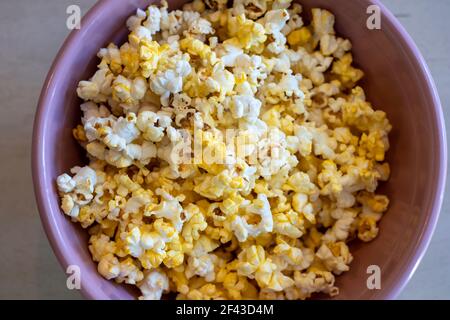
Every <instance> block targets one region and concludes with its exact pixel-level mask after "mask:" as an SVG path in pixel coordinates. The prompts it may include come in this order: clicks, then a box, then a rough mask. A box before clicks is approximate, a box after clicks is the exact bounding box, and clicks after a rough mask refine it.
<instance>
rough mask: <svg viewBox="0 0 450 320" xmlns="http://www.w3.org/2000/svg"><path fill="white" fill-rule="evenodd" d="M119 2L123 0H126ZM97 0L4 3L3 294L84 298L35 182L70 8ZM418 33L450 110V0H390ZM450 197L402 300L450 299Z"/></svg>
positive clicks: (0, 43) (0, 143) (0, 144)
mask: <svg viewBox="0 0 450 320" xmlns="http://www.w3.org/2000/svg"><path fill="white" fill-rule="evenodd" d="M118 1H119V0H118ZM348 1H351V0H348ZM94 2H95V1H94V0H1V1H0V103H1V108H0V150H1V166H0V190H1V193H0V219H1V220H0V221H1V222H0V278H1V283H0V299H1V298H3V299H4V298H16V299H21V298H27V299H54V298H60V299H80V298H81V295H80V294H79V293H78V292H76V291H69V290H68V289H67V288H66V278H65V274H64V273H63V272H62V269H61V267H60V266H59V264H58V262H57V261H56V259H55V256H54V254H53V252H52V250H51V248H50V245H49V243H48V241H47V238H46V236H45V234H44V232H43V230H42V227H41V224H40V221H39V217H38V213H37V209H36V205H35V200H34V194H33V189H32V184H31V169H30V150H31V132H32V122H33V117H34V112H35V108H36V104H37V100H38V96H39V92H40V90H41V86H42V83H43V81H44V78H45V75H46V73H47V71H48V69H49V67H50V64H51V62H52V60H53V58H54V56H55V54H56V52H57V50H58V48H59V47H60V46H61V44H62V42H63V40H64V38H65V37H66V35H67V34H68V32H69V31H68V29H67V28H66V25H65V22H66V17H67V15H66V8H67V6H69V5H71V4H78V5H79V6H80V7H81V9H82V12H83V13H85V12H86V11H87V9H88V8H89V7H90V6H91V5H92V4H93V3H94ZM382 2H383V3H385V4H386V5H387V6H388V7H389V8H390V9H391V11H393V12H394V14H395V15H396V16H397V17H398V19H399V20H400V21H401V23H402V24H403V25H404V26H405V27H406V29H407V30H408V31H409V33H410V34H411V35H412V37H413V38H414V40H415V41H416V43H417V45H418V46H419V48H420V49H421V51H422V53H423V55H424V56H425V59H426V60H427V62H428V64H429V67H430V69H431V72H432V74H433V76H434V79H435V81H436V83H437V87H438V89H439V92H440V96H441V99H442V104H443V108H444V113H445V117H446V120H447V128H449V127H450V124H449V123H448V121H449V120H450V119H449V117H448V112H447V111H448V109H449V108H450V106H449V104H450V55H449V52H450V35H449V30H450V18H449V17H448V15H449V14H450V1H449V0H383V1H382ZM449 230H450V202H449V201H448V197H447V196H446V197H445V199H444V206H443V209H442V212H441V217H440V220H439V223H438V227H437V230H436V233H435V235H434V237H433V240H432V243H431V245H430V248H429V250H428V251H427V253H426V255H425V257H424V259H423V261H422V263H421V264H420V265H419V267H418V269H417V271H416V273H415V274H414V276H413V278H412V279H411V281H410V283H409V284H408V286H407V287H406V288H405V290H404V291H403V293H402V294H401V296H400V298H404V299H444V298H450V275H449V274H450V273H449V272H450V250H449V243H450V232H449Z"/></svg>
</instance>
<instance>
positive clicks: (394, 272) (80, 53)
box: [32, 0, 447, 299]
mask: <svg viewBox="0 0 450 320" xmlns="http://www.w3.org/2000/svg"><path fill="white" fill-rule="evenodd" d="M300 2H301V3H302V4H304V5H305V6H306V8H308V9H309V8H310V7H311V6H315V7H316V6H317V7H322V8H326V9H329V10H330V11H332V12H333V13H334V14H335V15H336V16H337V30H338V32H339V33H340V34H341V35H342V36H345V37H348V38H350V39H351V40H352V42H353V46H354V48H353V52H354V55H355V61H356V63H357V64H358V65H359V66H360V67H361V68H362V69H363V70H364V71H365V72H366V77H365V80H364V82H363V83H362V85H363V87H364V88H365V90H366V92H367V94H368V97H369V100H370V101H372V102H373V104H374V105H375V106H376V108H378V109H382V110H384V111H386V112H387V114H388V117H389V119H390V120H391V122H392V124H393V127H394V129H393V131H392V134H391V136H390V139H391V150H390V151H389V153H388V161H389V162H390V164H391V168H392V176H391V179H390V180H389V182H388V183H386V184H384V185H383V186H382V187H381V192H383V193H386V194H387V195H388V196H389V198H390V199H391V205H390V209H389V211H388V212H387V214H386V215H385V217H384V218H383V220H382V222H381V226H380V235H379V237H378V238H377V239H376V240H375V241H373V242H371V243H368V244H359V243H355V244H352V246H351V249H352V252H353V253H354V257H355V259H354V261H353V263H352V265H351V270H350V272H347V273H345V274H344V275H343V276H341V277H338V280H337V285H338V286H339V287H340V289H341V294H340V295H339V296H338V297H337V298H338V299H393V298H395V297H396V296H397V295H398V294H399V293H400V291H401V290H402V288H403V287H404V286H405V285H406V283H407V282H408V280H409V279H410V278H411V276H412V274H413V272H414V271H415V269H416V268H417V265H418V264H419V262H420V260H421V258H422V257H423V255H424V253H425V250H426V248H427V246H428V244H429V242H430V239H431V236H432V234H433V231H434V228H435V226H436V222H437V219H438V215H439V210H440V207H441V203H442V197H443V191H444V185H445V177H446V168H447V146H446V138H445V128H444V120H443V115H442V109H441V105H440V102H439V97H438V94H437V92H436V88H435V85H434V83H433V80H432V78H431V76H430V72H429V70H428V68H427V66H426V64H425V61H424V59H423V58H422V56H421V54H420V53H419V51H418V49H417V48H416V46H415V45H414V43H413V41H412V40H411V38H410V37H409V35H408V34H407V33H406V31H405V30H404V29H403V27H402V26H401V25H400V24H399V22H398V21H397V20H396V19H395V18H394V16H393V15H392V14H391V13H390V12H389V11H388V10H387V9H386V8H385V7H384V6H383V5H382V4H381V3H379V2H378V1H377V0H353V1H348V0H334V1H329V0H302V1H300ZM149 3H150V1H146V0H121V1H116V0H104V1H100V2H98V4H96V5H95V6H94V7H93V8H92V9H91V10H90V11H89V12H88V14H87V15H86V16H85V18H84V19H83V21H82V27H81V30H78V31H74V32H72V33H71V35H70V36H69V38H68V39H67V40H66V42H65V43H64V45H63V47H62V48H61V50H60V52H59V54H58V55H57V57H56V59H55V62H54V64H53V66H52V68H51V69H50V72H49V74H48V77H47V80H46V82H45V85H44V87H43V90H42V94H41V97H40V101H39V107H38V110H37V113H36V118H35V124H34V133H33V158H32V166H33V180H34V188H35V193H36V199H37V203H38V207H39V211H40V215H41V219H42V222H43V224H44V227H45V230H46V232H47V236H48V238H49V240H50V243H51V245H52V247H53V250H54V251H55V253H56V255H57V257H58V259H59V261H60V262H61V264H62V266H63V267H64V269H66V268H67V266H68V265H78V266H79V267H80V268H81V286H82V288H81V290H82V292H83V293H84V295H85V296H86V297H87V298H91V299H131V298H135V297H136V295H137V292H136V291H135V290H133V289H130V288H127V287H125V286H122V285H116V284H115V283H113V282H111V281H107V280H105V279H103V278H102V277H101V276H100V275H99V274H98V273H97V270H96V265H95V264H94V263H93V262H92V260H91V257H90V254H89V252H88V248H87V235H86V233H85V232H84V231H83V230H82V229H81V228H80V227H78V226H77V225H75V224H73V223H72V222H70V221H69V219H67V218H66V217H65V216H64V215H63V214H62V213H61V210H60V208H59V200H58V196H57V192H56V188H55V183H54V181H55V178H56V177H57V176H58V175H59V174H61V173H63V172H66V171H67V170H68V169H69V168H71V167H72V166H74V165H77V164H80V163H82V162H83V161H85V160H84V154H83V152H82V150H81V148H80V147H79V146H78V145H77V143H76V142H75V141H74V139H73V138H72V134H71V129H72V128H73V127H74V126H75V125H76V124H77V123H78V121H79V119H80V112H79V104H80V101H79V99H78V98H77V96H76V92H75V88H76V86H77V83H78V81H79V80H81V79H87V78H89V77H90V76H91V75H92V74H93V71H94V69H95V66H96V64H97V63H98V60H97V58H96V53H97V51H98V50H99V48H100V47H103V46H105V45H107V44H108V42H110V41H119V42H120V41H123V40H124V39H125V36H126V33H127V31H126V27H125V21H126V18H127V17H128V16H130V15H131V14H133V13H134V12H135V10H136V8H137V7H141V8H143V7H146V6H147V5H149ZM169 3H171V4H172V5H173V7H177V5H179V4H181V3H183V1H169ZM372 4H375V5H378V6H379V7H380V8H381V13H382V22H381V30H373V31H371V30H369V29H367V28H366V20H367V17H368V15H367V14H366V10H367V7H368V6H369V5H372ZM369 265H378V266H379V267H380V269H381V289H380V290H369V289H368V288H367V285H366V281H367V278H368V276H369V275H368V274H367V267H368V266H369Z"/></svg>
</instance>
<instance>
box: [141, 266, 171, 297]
mask: <svg viewBox="0 0 450 320" xmlns="http://www.w3.org/2000/svg"><path fill="white" fill-rule="evenodd" d="M138 287H139V289H140V290H141V292H142V296H141V297H139V299H141V300H159V299H161V296H162V294H163V292H165V291H167V290H169V279H168V278H167V276H166V275H165V274H164V273H163V272H162V271H158V270H155V271H151V272H149V273H147V274H146V275H145V278H144V280H142V282H141V283H139V284H138Z"/></svg>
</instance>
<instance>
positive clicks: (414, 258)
mask: <svg viewBox="0 0 450 320" xmlns="http://www.w3.org/2000/svg"><path fill="white" fill-rule="evenodd" d="M112 1H114V0H103V1H98V2H96V3H95V4H94V5H93V6H92V7H91V9H89V11H88V12H87V13H86V14H85V16H84V17H83V19H82V21H81V24H82V25H90V24H91V23H92V22H93V20H95V19H96V17H97V16H98V14H99V13H100V12H101V11H102V10H103V8H105V7H106V6H108V5H109V3H110V2H112ZM365 1H367V3H368V5H376V6H378V7H379V8H380V11H381V14H382V19H383V23H388V24H390V26H391V27H392V29H393V30H395V31H396V33H397V34H396V37H398V38H399V41H401V45H402V46H403V47H404V49H406V50H407V51H409V54H410V56H411V58H412V62H413V63H414V64H415V66H416V67H417V74H418V76H420V78H421V80H423V83H424V84H425V85H426V88H425V89H426V91H428V92H430V96H431V97H432V103H433V106H434V122H435V124H436V128H437V131H438V132H437V140H438V144H439V157H438V159H439V163H438V165H439V168H438V169H437V173H438V175H437V182H435V185H436V194H435V197H434V199H433V203H432V206H431V212H430V214H429V217H428V219H427V222H426V225H425V226H424V227H423V231H422V233H421V234H420V235H419V239H418V240H417V243H418V247H417V249H416V251H415V252H414V254H412V255H411V256H410V257H409V261H407V262H406V263H405V264H404V265H405V267H404V268H403V269H404V270H403V273H402V275H401V276H400V278H399V279H398V280H397V281H396V282H395V283H394V285H393V286H391V288H389V289H385V290H386V292H385V293H383V295H382V296H384V298H385V299H388V300H391V299H395V298H396V297H397V296H398V295H399V294H400V292H401V291H402V290H403V289H404V287H405V286H406V284H407V283H408V282H409V280H410V279H411V277H412V276H413V274H414V272H415V271H416V269H417V267H418V265H419V263H420V261H421V260H422V258H423V256H424V254H425V252H426V250H427V248H428V246H429V244H430V241H431V238H432V235H433V233H434V230H435V228H436V225H437V221H438V218H439V213H440V210H441V207H442V202H443V197H444V190H445V182H446V175H447V139H446V130H445V121H444V116H443V111H442V105H441V102H440V99H439V95H438V91H437V88H436V85H435V83H434V80H433V78H432V76H431V73H430V70H429V68H428V66H427V64H426V62H425V59H424V58H423V56H422V54H421V53H420V51H419V49H418V47H417V46H416V44H415V43H414V41H413V39H412V38H411V36H410V35H409V34H408V32H407V31H406V30H405V28H404V27H403V26H402V25H401V23H400V22H399V21H398V20H397V18H396V17H395V16H394V15H393V14H392V13H391V12H390V11H389V10H388V9H387V8H386V6H385V5H383V4H382V3H381V2H380V0H365ZM83 36H84V31H83V28H81V29H77V30H73V31H71V32H70V34H69V36H68V37H67V38H66V40H65V41H64V43H63V45H62V47H61V48H60V50H59V51H58V53H57V55H56V57H55V59H54V61H53V63H52V66H51V68H50V70H49V72H48V74H47V77H46V79H45V82H44V85H43V88H42V91H41V95H40V97H39V102H38V107H37V110H36V114H35V119H34V125H33V137H32V157H31V167H32V178H33V186H34V193H35V198H36V202H37V206H38V211H39V214H40V218H41V222H42V224H43V227H44V230H45V233H46V235H47V238H48V240H49V242H50V245H51V247H52V249H53V251H54V253H55V255H56V257H57V259H58V261H59V263H60V264H61V266H62V267H63V268H64V270H66V268H67V266H68V265H69V259H68V256H67V255H66V253H65V251H66V250H65V246H66V245H65V244H64V242H63V240H62V234H61V230H60V228H59V226H58V224H57V223H56V221H55V215H56V214H61V212H60V208H59V207H58V208H53V207H52V205H51V203H50V201H49V198H48V197H47V195H48V192H52V191H50V190H51V188H50V190H49V182H48V181H47V180H46V176H47V173H46V166H45V162H44V154H45V146H44V145H45V144H44V141H43V140H42V139H41V138H42V137H43V136H44V131H45V128H44V125H43V122H44V119H45V118H46V117H47V116H48V114H49V112H50V111H51V104H52V98H53V95H54V89H55V78H58V73H59V72H60V71H59V70H61V68H60V67H61V66H62V65H63V64H64V62H65V60H66V59H67V53H68V52H70V51H72V50H73V49H74V47H75V46H76V45H77V43H79V42H80V40H81V39H82V38H83ZM97 290H98V288H96V287H95V285H93V284H92V283H91V282H83V285H82V287H81V289H80V291H81V293H82V294H83V296H84V297H85V298H88V299H96V298H99V295H97V294H96V293H95V292H97Z"/></svg>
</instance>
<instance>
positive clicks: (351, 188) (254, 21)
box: [56, 0, 391, 299]
mask: <svg viewBox="0 0 450 320" xmlns="http://www.w3.org/2000/svg"><path fill="white" fill-rule="evenodd" d="M227 2H228V1H226V0H195V1H193V2H191V3H188V4H185V5H184V6H183V8H182V10H173V11H169V10H168V6H167V3H166V2H165V1H163V2H162V3H161V5H159V6H155V5H152V6H150V7H148V8H147V9H146V10H145V11H144V10H141V9H138V10H137V12H136V15H134V16H132V17H130V18H129V19H128V21H127V27H128V29H129V31H130V34H129V36H128V41H127V42H126V43H124V44H123V45H122V46H120V47H117V46H116V45H115V44H110V45H109V46H108V47H107V48H103V49H101V50H100V51H99V53H98V57H99V58H100V59H101V62H100V64H99V65H98V70H97V72H96V73H95V74H94V75H93V76H92V78H91V79H90V80H87V81H81V82H80V83H79V85H78V89H77V93H78V96H79V97H80V98H81V99H83V100H84V103H83V104H81V110H82V112H83V117H82V119H81V124H80V125H78V126H77V127H76V128H75V129H74V130H73V134H74V137H75V138H76V139H77V140H78V141H79V143H80V144H81V145H82V146H83V147H84V148H85V149H86V151H87V155H88V158H89V165H87V166H84V167H74V168H72V169H71V171H70V172H71V174H62V175H61V176H59V177H58V178H57V181H56V182H57V186H58V190H59V193H60V197H61V208H62V210H63V211H64V213H65V214H66V215H68V216H70V217H71V219H72V220H73V221H75V222H78V223H80V224H81V226H82V227H83V228H86V229H87V230H88V232H89V235H90V240H89V250H90V252H91V254H92V258H93V260H94V261H95V262H97V263H98V272H99V273H100V274H101V275H102V276H103V277H105V278H106V279H109V280H114V281H116V282H118V283H126V284H129V285H135V286H137V287H139V289H140V291H141V293H142V295H141V297H140V298H141V299H160V298H161V296H162V295H163V294H165V293H169V292H173V293H176V294H177V299H305V298H308V297H310V296H311V295H312V294H314V293H319V292H321V293H325V294H328V295H330V296H334V295H336V294H338V292H339V290H338V288H337V287H336V286H335V276H337V275H340V274H341V273H343V272H345V271H348V270H349V265H350V263H351V262H352V259H353V258H352V255H351V253H350V251H349V247H348V243H349V242H350V241H351V240H353V239H357V238H358V239H360V240H362V241H371V240H372V239H374V238H375V237H376V236H377V234H378V227H377V224H378V222H379V220H380V219H381V217H382V215H383V213H384V212H385V211H386V210H387V207H388V204H389V200H388V198H387V197H386V196H384V195H379V194H376V193H375V191H376V189H377V186H378V182H379V181H386V180H388V177H389V165H388V163H386V162H384V160H385V153H386V151H387V150H388V149H389V141H388V133H389V131H390V130H391V125H390V123H389V121H388V119H387V118H386V114H385V113H384V112H382V111H375V110H374V109H373V107H372V106H371V104H370V103H369V102H368V101H366V97H365V94H364V91H363V89H362V88H361V87H359V86H357V83H358V81H359V80H360V79H361V78H362V77H363V72H362V71H361V70H359V69H357V68H355V67H354V66H352V60H353V58H352V54H351V52H350V50H351V43H350V41H349V40H346V39H343V38H340V37H338V36H337V35H336V33H335V30H334V22H335V18H334V16H333V15H332V14H331V13H330V12H328V11H327V10H322V9H312V16H311V22H310V23H308V24H306V23H305V21H304V20H303V19H302V16H301V14H302V6H301V5H300V4H298V3H291V2H292V0H234V2H233V5H232V7H227ZM227 130H233V132H234V134H235V135H234V137H233V138H231V141H232V142H233V143H234V144H237V145H238V148H239V149H240V152H236V151H235V150H232V149H233V148H229V147H228V146H227V145H226V144H225V143H223V138H224V136H225V132H226V131H227ZM192 136H196V137H197V138H198V139H197V140H200V143H199V145H198V143H197V147H198V148H200V149H201V150H203V151H204V150H207V151H208V152H209V153H211V154H214V155H215V156H214V161H210V160H211V159H210V157H208V156H206V154H204V153H202V151H201V152H200V157H194V158H196V159H192V158H193V157H192V154H194V152H193V151H192V149H195V146H194V145H195V144H196V143H195V139H194V141H192V139H190V137H192ZM180 145H181V146H184V147H187V148H181V149H180V148H179V147H180ZM191 147H192V148H191ZM186 149H187V151H186ZM180 150H181V151H180ZM195 153H196V154H198V152H195ZM202 155H203V156H202ZM255 155H257V156H255ZM186 156H187V157H186Z"/></svg>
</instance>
